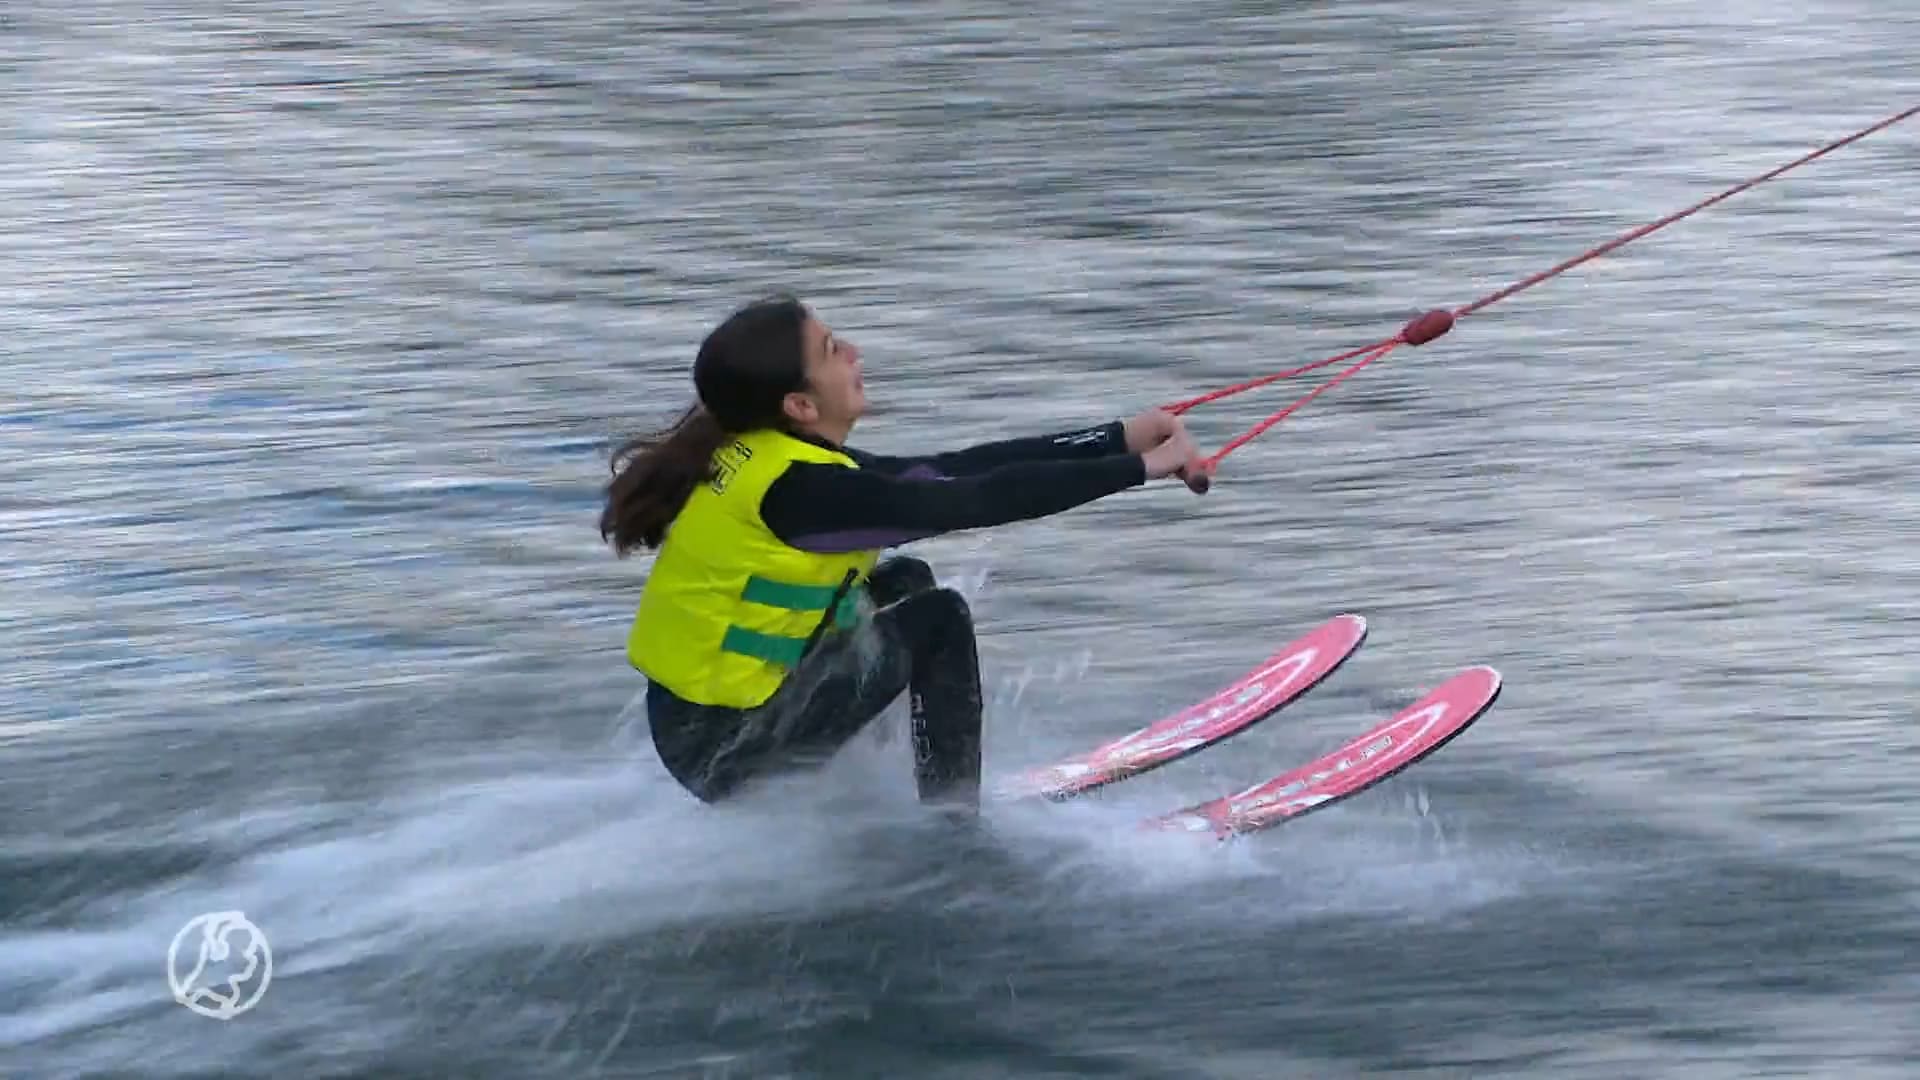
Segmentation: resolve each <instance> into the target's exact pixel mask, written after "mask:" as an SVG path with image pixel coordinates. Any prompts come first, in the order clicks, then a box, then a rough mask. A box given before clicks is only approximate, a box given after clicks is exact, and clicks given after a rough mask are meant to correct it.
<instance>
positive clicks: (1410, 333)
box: [1164, 105, 1920, 490]
mask: <svg viewBox="0 0 1920 1080" xmlns="http://www.w3.org/2000/svg"><path fill="white" fill-rule="evenodd" d="M1916 114H1920V105H1916V106H1914V107H1912V108H1910V109H1907V110H1906V111H1904V112H1901V113H1897V114H1895V115H1893V116H1890V117H1888V118H1886V119H1885V120H1882V121H1880V122H1879V123H1877V124H1874V125H1873V126H1872V127H1868V128H1862V129H1861V130H1859V131H1856V132H1854V133H1853V134H1851V135H1849V136H1847V137H1846V138H1844V139H1839V140H1836V141H1834V142H1831V143H1828V144H1827V145H1825V146H1823V147H1821V148H1820V149H1818V150H1815V151H1813V152H1812V153H1810V154H1807V155H1805V156H1803V157H1800V158H1798V159H1796V160H1794V161H1790V162H1788V163H1787V164H1785V165H1782V166H1780V167H1779V168H1777V169H1773V170H1771V171H1769V172H1765V173H1762V174H1760V175H1759V176H1756V177H1754V178H1753V179H1751V180H1747V181H1744V182H1742V183H1739V184H1736V185H1734V186H1733V187H1730V188H1728V189H1727V190H1725V191H1723V192H1721V193H1720V194H1718V195H1715V196H1713V197H1712V198H1708V199H1702V200H1701V201H1699V202H1697V203H1694V204H1693V205H1692V206H1689V207H1687V208H1686V209H1685V210H1681V211H1679V212H1677V213H1673V214H1669V215H1667V216H1666V217H1663V218H1661V219H1660V220H1658V221H1654V222H1650V223H1648V224H1646V225H1642V226H1640V227H1639V228H1637V229H1634V230H1632V231H1630V232H1626V233H1622V234H1621V235H1619V236H1617V237H1614V238H1613V239H1612V240H1609V241H1607V242H1606V243H1604V244H1601V245H1599V246H1597V247H1593V248H1589V249H1588V250H1587V251H1585V252H1583V253H1581V254H1580V255H1577V256H1575V257H1573V258H1571V259H1568V260H1567V261H1566V262H1563V263H1561V264H1559V265H1558V266H1554V267H1551V268H1549V269H1546V270H1542V271H1540V272H1539V273H1537V274H1534V275H1533V276H1532V277H1528V278H1525V279H1522V280H1520V281H1517V282H1515V283H1513V284H1512V285H1509V286H1507V287H1506V288H1504V289H1501V290H1500V291H1498V292H1494V293H1489V294H1487V295H1486V296H1483V297H1481V298H1480V299H1478V300H1475V301H1474V302H1473V303H1471V304H1468V305H1466V306H1465V307H1461V308H1455V309H1454V310H1452V311H1448V310H1447V309H1445V308H1435V309H1434V310H1432V311H1429V312H1427V313H1426V314H1424V315H1421V316H1419V317H1417V318H1415V319H1413V320H1412V321H1410V322H1408V323H1407V325H1405V326H1403V327H1401V328H1400V332H1399V333H1398V334H1395V335H1394V336H1392V337H1390V338H1387V339H1386V340H1384V341H1376V342H1374V343H1373V344H1371V345H1363V346H1361V347H1360V348H1357V349H1352V350H1349V351H1347V352H1344V353H1341V354H1340V355H1338V356H1329V357H1327V358H1326V359H1325V360H1316V361H1314V362H1313V363H1311V364H1306V365H1303V366H1301V367H1297V368H1291V369H1289V370H1287V371H1281V372H1276V373H1274V374H1272V375H1262V376H1261V377H1259V378H1257V379H1249V380H1247V381H1246V382H1243V383H1236V384H1235V385H1233V386H1227V387H1223V388H1221V389H1219V390H1214V391H1212V392H1210V393H1206V394H1201V395H1200V396H1199V397H1194V398H1188V399H1187V400H1185V401H1179V402H1175V403H1173V404H1171V405H1167V406H1164V408H1165V409H1166V410H1167V411H1168V412H1171V413H1175V414H1179V413H1184V412H1186V411H1187V410H1189V409H1192V408H1194V407H1195V406H1197V405H1203V404H1205V403H1207V402H1209V401H1217V400H1219V399H1220V398H1224V397H1230V396H1232V395H1234V394H1238V393H1240V392H1242V391H1245V390H1252V389H1254V388H1256V387H1260V386H1265V385H1267V384H1268V383H1271V382H1278V381H1279V380H1281V379H1288V378H1292V377H1293V376H1295V375H1304V374H1306V373H1307V372H1309V371H1313V370H1315V369H1317V368H1323V367H1326V366H1328V365H1329V364H1337V363H1340V362H1341V361H1343V360H1352V359H1353V358H1354V357H1361V359H1360V361H1359V362H1358V363H1356V364H1354V365H1353V366H1352V367H1349V368H1347V369H1346V370H1345V371H1342V372H1340V373H1339V374H1338V375H1335V376H1334V377H1333V378H1331V379H1328V380H1327V381H1326V382H1324V383H1322V384H1320V385H1319V386H1318V387H1315V388H1314V390H1313V391H1312V392H1311V393H1309V394H1307V395H1305V396H1304V397H1301V398H1300V399H1299V400H1297V401H1295V402H1294V403H1293V404H1291V405H1288V406H1287V407H1286V408H1284V409H1281V410H1280V411H1279V412H1277V413H1274V414H1273V415H1272V416H1269V417H1267V418H1266V419H1265V420H1262V421H1260V422H1259V423H1258V424H1255V425H1254V426H1253V427H1252V428H1251V429H1249V430H1248V431H1247V432H1246V433H1245V434H1242V435H1240V436H1238V437H1236V438H1234V439H1233V440H1232V441H1230V442H1228V443H1227V444H1226V445H1225V446H1223V447H1221V448H1220V449H1219V451H1217V452H1216V453H1215V454H1214V455H1213V456H1212V457H1209V458H1207V459H1205V460H1206V463H1207V464H1208V465H1210V466H1217V465H1218V464H1219V463H1220V460H1221V459H1222V458H1224V457H1226V456H1227V455H1228V454H1230V453H1232V452H1233V451H1234V450H1237V449H1239V448H1240V447H1241V446H1242V445H1244V444H1246V443H1247V442H1248V441H1250V440H1252V439H1254V438H1257V437H1258V436H1259V435H1260V434H1261V433H1262V432H1264V431H1266V430H1267V429H1268V428H1270V427H1272V426H1273V425H1275V424H1277V423H1279V422H1280V421H1282V420H1285V419H1286V418H1287V417H1288V416H1291V415H1292V414H1293V413H1294V412H1295V410H1297V409H1299V408H1300V407H1301V406H1303V405H1305V404H1306V403H1307V402H1309V401H1312V400H1313V399H1314V398H1316V397H1319V396H1320V395H1321V394H1322V393H1325V392H1326V391H1328V390H1330V389H1332V388H1333V387H1334V386H1336V385H1338V384H1339V383H1341V382H1343V381H1344V380H1346V378H1347V377H1348V376H1350V375H1353V374H1354V373H1355V372H1358V371H1359V370H1360V369H1361V368H1364V367H1366V366H1367V365H1368V364H1371V363H1373V362H1374V361H1375V360H1378V359H1380V358H1381V357H1383V356H1385V355H1387V354H1388V353H1390V352H1392V351H1393V350H1394V349H1397V348H1399V347H1400V346H1401V345H1425V344H1426V343H1427V342H1429V341H1432V340H1433V339H1434V338H1437V337H1439V336H1441V335H1442V334H1445V333H1446V332H1447V331H1449V330H1451V329H1453V324H1454V321H1455V320H1456V319H1463V318H1465V317H1466V316H1468V315H1471V314H1473V313H1474V312H1476V311H1479V310H1480V309H1481V308H1484V307H1486V306H1488V305H1489V304H1493V303H1496V302H1498V301H1500V300H1504V299H1506V298H1507V297H1509V296H1512V295H1513V294H1514V293H1517V292H1519V291H1520V290H1522V289H1527V288H1531V287H1533V286H1535V285H1538V284H1540V283H1541V282H1543V281H1545V280H1547V279H1548V278H1550V277H1554V276H1555V275H1557V274H1561V273H1565V272H1566V271H1568V270H1571V269H1573V268H1574V267H1576V266H1578V265H1580V264H1581V263H1583V262H1586V261H1587V260H1589V259H1596V258H1599V257H1600V256H1602V255H1605V254H1606V253H1607V252H1609V251H1612V250H1613V249H1615V248H1617V247H1620V246H1622V245H1624V244H1627V243H1629V242H1631V241H1634V240H1638V239H1639V238H1640V237H1642V236H1645V235H1647V234H1648V233H1650V232H1653V231H1654V230H1656V229H1662V228H1665V227H1666V226H1668V225H1671V224H1673V223H1674V222H1676V221H1679V220H1680V219H1681V218H1684V217H1687V216H1688V215H1690V214H1694V213H1698V212H1699V211H1701V210H1704V209H1706V208H1707V207H1709V206H1712V205H1713V204H1714V203H1717V202H1720V201H1721V200H1723V199H1728V198H1731V197H1733V196H1735V195H1738V194H1739V193H1741V192H1743V191H1745V190H1747V189H1748V188H1751V187H1755V186H1757V185H1759V184H1763V183H1765V182H1766V181H1768V180H1771V179H1773V178H1774V177H1776V176H1779V175H1780V174H1782V173H1784V172H1786V171H1788V170H1789V169H1796V168H1799V167H1800V166H1802V165H1805V164H1806V163H1807V162H1809V161H1812V160H1814V159H1815V158H1819V157H1824V156H1825V155H1827V154H1830V153H1832V152H1834V151H1835V150H1838V149H1840V148H1841V147H1843V146H1845V145H1847V144H1848V143H1851V142H1855V141H1857V140H1860V139H1864V138H1866V137H1867V136H1868V135H1871V134H1873V133H1874V132H1876V131H1880V130H1882V129H1884V128H1889V127H1892V126H1893V125H1895V124H1897V123H1899V122H1900V121H1902V120H1906V119H1908V118H1909V117H1912V116H1914V115H1916ZM1197 479H1199V480H1200V481H1201V483H1200V486H1199V487H1198V488H1197V490H1205V487H1206V485H1205V478H1204V477H1199V478H1197Z"/></svg>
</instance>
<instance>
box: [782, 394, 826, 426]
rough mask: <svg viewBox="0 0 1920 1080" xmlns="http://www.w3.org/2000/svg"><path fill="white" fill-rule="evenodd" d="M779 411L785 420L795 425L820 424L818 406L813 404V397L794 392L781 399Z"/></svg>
mask: <svg viewBox="0 0 1920 1080" xmlns="http://www.w3.org/2000/svg"><path fill="white" fill-rule="evenodd" d="M780 411H781V412H784V413H786V414H787V419H789V420H791V421H793V422H794V423H796V424H803V425H804V424H817V423H819V422H820V406H819V405H817V404H815V403H814V400H813V395H812V394H809V393H806V392H805V391H802V390H795V391H794V392H792V393H790V394H788V395H787V396H786V397H785V398H783V399H781V402H780Z"/></svg>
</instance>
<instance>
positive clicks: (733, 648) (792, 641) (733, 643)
mask: <svg viewBox="0 0 1920 1080" xmlns="http://www.w3.org/2000/svg"><path fill="white" fill-rule="evenodd" d="M720 647H721V648H722V649H725V650H726V651H727V652H733V653H739V654H741V655H742V656H751V657H753V658H755V659H757V660H765V661H768V662H769V663H774V664H780V665H783V666H785V667H793V666H794V665H795V664H798V663H799V662H800V654H801V652H802V651H803V650H805V649H806V647H807V643H806V640H805V639H804V638H791V637H782V636H781V635H779V634H763V633H761V632H760V631H758V630H749V629H747V628H746V627H744V626H729V627H727V635H726V636H725V637H723V638H721V639H720Z"/></svg>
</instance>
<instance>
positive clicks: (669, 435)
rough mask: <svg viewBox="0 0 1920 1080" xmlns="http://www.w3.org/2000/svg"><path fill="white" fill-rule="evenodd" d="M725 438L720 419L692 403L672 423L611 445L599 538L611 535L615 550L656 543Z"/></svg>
mask: <svg viewBox="0 0 1920 1080" xmlns="http://www.w3.org/2000/svg"><path fill="white" fill-rule="evenodd" d="M726 441H727V434H726V432H725V431H723V430H721V428H720V424H719V422H718V421H716V420H715V419H714V418H713V415H712V414H711V413H709V412H707V410H706V409H704V408H702V407H701V406H700V405H699V404H697V403H696V404H695V405H693V406H692V407H691V408H689V409H688V410H687V411H686V412H685V413H683V414H681V417H680V419H679V420H677V421H675V422H674V424H673V426H672V427H669V428H667V429H666V430H665V431H659V432H654V433H652V434H648V435H639V436H636V437H634V438H631V439H628V440H627V441H626V442H624V443H622V444H620V446H619V447H618V448H617V449H615V450H614V452H613V462H612V471H613V479H612V480H611V481H609V482H608V484H607V505H606V508H605V509H603V510H602V511H601V512H600V538H601V539H602V540H610V541H612V543H613V550H614V554H616V555H619V556H621V557H623V558H624V557H625V556H626V555H627V554H628V553H629V552H630V551H631V550H632V549H633V548H635V547H649V548H658V547H659V546H660V544H661V543H662V542H663V541H664V540H665V539H666V536H667V527H668V526H670V525H672V524H673V519H674V518H675V517H677V516H679V513H680V510H681V508H682V507H684V506H686V505H687V500H688V499H689V498H691V497H692V496H693V489H694V488H696V487H698V486H699V485H701V484H703V483H706V482H707V481H708V480H711V479H712V478H713V455H714V453H715V452H716V451H718V450H719V449H720V447H721V446H722V445H723V444H725V443H726Z"/></svg>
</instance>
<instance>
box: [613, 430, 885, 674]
mask: <svg viewBox="0 0 1920 1080" xmlns="http://www.w3.org/2000/svg"><path fill="white" fill-rule="evenodd" d="M796 461H806V462H818V463H824V464H833V465H842V466H845V467H847V468H850V469H852V468H858V467H859V466H858V465H855V464H854V461H853V459H852V458H850V457H848V456H847V455H845V454H843V453H840V452H839V451H836V450H828V449H826V448H824V447H821V446H816V445H815V444H813V443H810V442H806V441H804V440H802V439H796V438H794V437H793V436H791V435H788V434H786V433H784V432H780V431H773V430H763V431H755V432H751V433H748V434H746V435H741V436H739V437H737V438H735V439H733V440H731V441H729V442H728V443H727V444H726V445H724V446H722V447H721V448H720V449H719V450H718V451H717V452H716V453H715V454H714V456H713V462H714V472H715V475H714V478H713V479H712V480H711V481H709V482H707V483H704V484H701V485H700V486H698V487H696V488H695V489H694V491H693V496H692V497H691V498H690V499H688V500H687V505H686V507H685V508H684V509H682V510H681V511H680V513H679V516H677V517H676V518H675V519H674V521H673V525H672V526H671V527H670V528H669V529H668V530H667V537H666V541H665V542H664V543H663V544H661V546H660V554H659V556H658V558H657V559H656V560H655V562H654V566H653V573H652V574H651V575H650V576H649V577H648V579H647V584H646V587H645V589H644V590H643V591H642V592H641V595H640V607H639V610H638V611H636V612H635V613H634V619H633V628H632V630H631V631H630V632H629V633H628V635H627V659H628V661H629V662H631V663H632V664H633V666H634V667H635V668H637V669H639V671H640V672H641V673H642V674H644V675H646V677H647V678H648V679H650V680H652V681H654V682H657V683H659V684H661V685H662V686H664V687H666V688H667V689H668V690H671V691H673V692H674V694H675V695H677V696H679V697H681V698H683V699H685V700H687V701H692V702H695V703H697V704H701V705H724V706H728V707H731V708H737V709H745V708H752V707H753V706H755V705H759V704H760V703H762V702H764V701H766V700H767V698H769V697H771V696H772V695H773V692H774V690H775V689H777V688H778V687H779V686H780V683H781V682H782V681H783V680H784V679H785V678H786V675H787V672H788V671H790V670H791V669H792V667H793V665H794V664H795V663H796V662H798V661H799V659H800V656H801V652H802V650H803V649H804V648H805V646H806V642H807V638H808V637H809V636H810V635H811V634H812V633H813V631H814V629H815V627H817V626H819V625H820V623H821V622H822V620H823V619H824V618H825V617H826V616H827V608H828V606H829V605H830V604H833V602H834V597H835V595H836V594H838V595H839V596H840V598H841V599H840V602H839V604H838V605H837V607H836V608H835V611H834V613H833V618H834V622H835V624H836V625H838V626H841V627H847V626H851V625H852V624H853V622H854V621H855V619H856V617H857V614H856V613H857V606H856V598H855V592H856V590H857V587H858V585H859V583H860V582H862V581H864V580H865V578H866V576H867V574H868V573H869V572H870V571H872V569H873V567H874V564H875V563H876V562H878V561H879V558H880V552H879V551H878V550H870V551H850V552H846V553H843V554H826V555H823V554H815V553H813V552H809V551H801V550H799V549H798V548H793V547H789V546H787V545H786V544H784V543H782V542H781V541H780V539H779V538H778V537H776V536H774V534H773V532H772V530H770V529H768V528H767V526H766V523H765V522H764V521H762V520H761V519H760V499H761V496H763V495H765V494H766V493H767V488H768V487H769V486H770V485H772V483H773V482H774V481H775V480H776V479H778V478H779V477H780V474H782V473H784V472H785V471H786V470H787V466H789V465H791V464H792V463H794V462H796ZM849 574H851V575H852V579H851V584H849V578H848V575H849Z"/></svg>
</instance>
